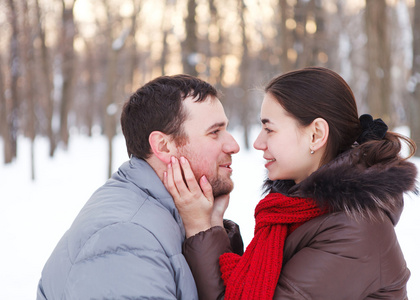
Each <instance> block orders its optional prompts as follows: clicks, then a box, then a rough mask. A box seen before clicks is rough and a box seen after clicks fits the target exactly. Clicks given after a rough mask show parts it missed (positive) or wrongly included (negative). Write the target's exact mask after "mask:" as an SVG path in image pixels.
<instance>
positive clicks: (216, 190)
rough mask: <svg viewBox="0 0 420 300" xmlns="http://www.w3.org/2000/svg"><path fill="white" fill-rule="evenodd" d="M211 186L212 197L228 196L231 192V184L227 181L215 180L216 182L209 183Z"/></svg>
mask: <svg viewBox="0 0 420 300" xmlns="http://www.w3.org/2000/svg"><path fill="white" fill-rule="evenodd" d="M210 183H211V186H212V188H213V197H214V198H217V197H219V196H222V195H226V194H230V192H232V190H233V182H232V181H231V180H229V181H219V180H216V182H213V183H212V182H210Z"/></svg>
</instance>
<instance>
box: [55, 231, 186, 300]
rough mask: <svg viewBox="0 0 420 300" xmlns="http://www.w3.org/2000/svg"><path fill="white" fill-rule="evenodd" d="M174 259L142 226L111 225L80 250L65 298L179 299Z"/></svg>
mask: <svg viewBox="0 0 420 300" xmlns="http://www.w3.org/2000/svg"><path fill="white" fill-rule="evenodd" d="M139 231H141V232H140V233H141V234H140V233H139ZM136 236H141V239H138V240H137V239H135V238H134V237H136ZM179 256H180V258H179V259H183V258H182V254H181V253H179ZM174 259H175V260H176V259H177V258H176V257H172V256H171V257H168V255H167V253H166V252H165V251H164V249H163V248H162V246H161V245H160V243H159V241H158V240H157V239H156V238H155V237H154V236H153V234H151V233H149V232H148V231H147V230H144V229H142V228H141V227H140V226H137V225H134V224H129V223H121V224H115V225H114V226H109V227H107V228H105V229H102V230H101V233H98V234H96V235H95V236H93V237H92V238H91V239H90V240H89V241H88V242H87V243H86V244H85V245H84V247H83V248H82V250H81V251H80V253H79V254H78V256H77V258H76V260H75V261H74V263H73V264H72V266H71V269H70V270H69V274H68V276H67V280H66V284H65V289H64V295H63V297H62V299H139V298H142V299H153V298H156V299H177V287H176V283H175V279H174V278H175V275H174V268H173V266H174V261H173V260H174ZM171 260H172V261H171Z"/></svg>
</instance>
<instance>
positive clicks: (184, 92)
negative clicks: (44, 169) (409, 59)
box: [37, 75, 239, 300]
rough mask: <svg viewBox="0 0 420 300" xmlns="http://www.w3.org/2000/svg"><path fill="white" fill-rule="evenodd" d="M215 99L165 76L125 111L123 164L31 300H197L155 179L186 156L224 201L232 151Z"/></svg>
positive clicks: (194, 84) (173, 217) (171, 212)
mask: <svg viewBox="0 0 420 300" xmlns="http://www.w3.org/2000/svg"><path fill="white" fill-rule="evenodd" d="M227 123H228V120H227V118H226V115H225V113H224V110H223V106H222V104H221V103H220V101H219V100H218V99H217V92H216V90H215V89H214V88H213V87H212V86H211V85H210V84H208V83H206V82H204V81H202V80H199V79H197V78H194V77H191V76H188V75H176V76H163V77H159V78H156V79H155V80H153V81H151V82H149V83H147V84H146V85H144V86H143V87H141V88H140V89H138V90H137V91H136V92H135V93H134V94H133V95H132V96H131V97H130V99H129V100H128V102H127V103H126V104H125V105H124V108H123V111H122V115H121V126H122V130H123V134H124V136H125V139H126V144H127V151H128V155H129V156H130V160H129V161H128V162H126V163H124V164H123V165H122V166H121V167H120V168H119V170H118V171H117V172H116V173H114V174H113V175H112V177H111V178H110V179H109V180H108V181H107V182H106V183H105V184H104V185H103V186H102V187H100V188H99V189H98V190H97V191H96V192H95V193H94V194H93V195H92V197H91V198H90V200H89V201H88V202H87V203H86V205H85V206H84V207H83V209H82V210H81V211H80V213H79V215H78V216H77V217H76V219H75V221H74V222H73V224H72V226H71V227H70V229H69V230H68V231H67V232H66V233H65V235H64V236H63V237H62V239H61V240H60V242H59V243H58V245H57V246H56V248H55V250H54V251H53V253H52V255H51V257H50V258H49V260H48V261H47V263H46V265H45V267H44V269H43V272H42V278H41V280H40V282H39V286H38V293H37V299H39V300H40V299H198V296H197V290H196V287H195V283H194V279H193V277H192V274H191V271H190V269H189V267H188V264H187V262H186V261H185V258H184V256H183V255H182V243H183V241H184V239H185V230H184V226H183V224H182V220H181V218H180V216H179V214H178V211H177V209H176V207H175V205H174V202H173V199H172V198H171V196H170V194H169V193H168V191H167V190H166V189H165V187H164V185H163V183H162V180H163V176H164V172H165V171H166V169H167V166H168V164H169V163H170V161H171V158H172V157H180V156H181V155H182V156H185V157H186V158H187V159H188V160H189V161H190V163H191V167H192V169H193V171H194V174H195V176H196V177H197V178H200V177H202V176H203V175H205V176H206V178H207V179H208V181H209V182H210V183H211V184H212V187H213V191H214V195H215V196H219V195H224V194H228V193H230V192H231V190H232V188H233V183H232V180H231V178H230V176H231V168H230V165H231V155H232V154H234V153H237V152H238V151H239V146H238V144H237V143H236V141H235V140H234V138H233V137H232V136H231V135H230V134H229V133H228V132H227V131H226V126H227Z"/></svg>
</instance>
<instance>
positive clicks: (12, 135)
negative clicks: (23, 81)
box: [4, 0, 20, 163]
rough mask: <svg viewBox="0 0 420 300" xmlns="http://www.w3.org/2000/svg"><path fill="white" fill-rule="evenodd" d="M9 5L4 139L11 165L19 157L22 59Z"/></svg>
mask: <svg viewBox="0 0 420 300" xmlns="http://www.w3.org/2000/svg"><path fill="white" fill-rule="evenodd" d="M8 5H9V10H10V13H9V21H10V25H11V27H12V34H11V36H10V55H9V57H10V60H9V61H10V62H9V63H10V76H11V78H10V97H11V108H10V110H8V117H7V126H8V131H7V136H6V138H5V139H4V143H5V152H4V154H5V163H10V162H12V160H13V159H14V158H16V156H17V136H18V129H19V126H18V123H19V94H18V80H19V77H20V57H19V41H18V37H19V30H18V24H17V20H18V16H17V11H16V7H15V3H14V1H13V0H8Z"/></svg>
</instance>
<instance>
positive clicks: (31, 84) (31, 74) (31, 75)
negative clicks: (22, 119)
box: [22, 1, 37, 180]
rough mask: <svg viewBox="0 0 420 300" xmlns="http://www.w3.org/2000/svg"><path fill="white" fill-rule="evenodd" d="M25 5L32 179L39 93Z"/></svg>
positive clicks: (31, 35) (25, 60)
mask: <svg viewBox="0 0 420 300" xmlns="http://www.w3.org/2000/svg"><path fill="white" fill-rule="evenodd" d="M22 5H23V16H24V18H23V20H24V21H23V31H24V37H23V38H24V43H23V48H24V52H25V55H24V70H25V76H24V77H25V89H24V92H25V101H26V103H27V110H26V114H25V115H26V116H28V118H26V121H27V122H26V124H25V129H26V130H25V131H26V133H27V135H28V136H29V139H30V140H31V154H30V155H31V179H32V180H35V137H36V128H37V122H36V114H35V97H37V93H36V91H35V55H34V51H35V50H34V46H33V39H34V35H33V34H32V26H31V24H30V21H29V20H30V17H29V11H28V3H27V2H26V1H22Z"/></svg>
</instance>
